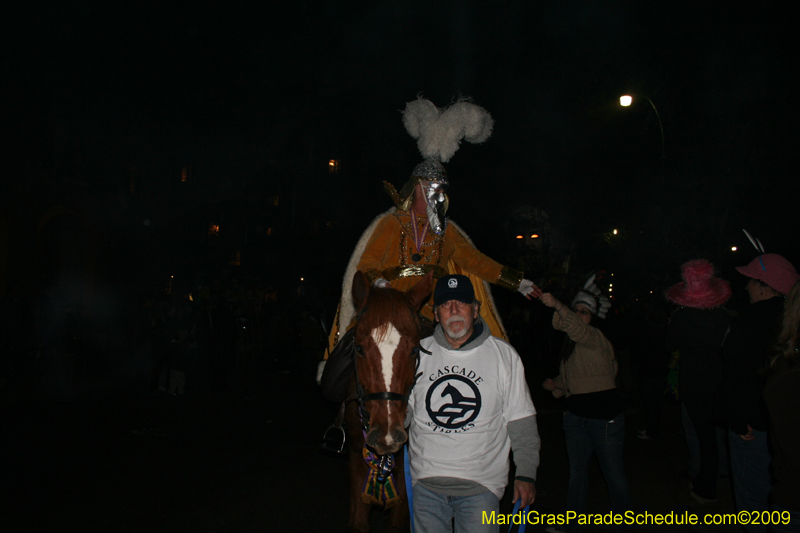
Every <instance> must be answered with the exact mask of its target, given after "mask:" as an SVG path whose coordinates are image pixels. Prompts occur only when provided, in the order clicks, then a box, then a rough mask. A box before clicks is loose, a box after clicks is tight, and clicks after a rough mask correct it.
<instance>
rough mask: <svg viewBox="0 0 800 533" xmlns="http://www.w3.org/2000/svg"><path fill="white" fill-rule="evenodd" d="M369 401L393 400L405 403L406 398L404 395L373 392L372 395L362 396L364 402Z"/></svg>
mask: <svg viewBox="0 0 800 533" xmlns="http://www.w3.org/2000/svg"><path fill="white" fill-rule="evenodd" d="M370 400H388V401H391V400H394V401H396V402H406V401H408V396H407V395H405V394H400V393H399V392H373V393H372V394H367V395H365V396H364V401H365V402H368V401H370Z"/></svg>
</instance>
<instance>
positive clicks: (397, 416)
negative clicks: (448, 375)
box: [346, 272, 433, 533]
mask: <svg viewBox="0 0 800 533" xmlns="http://www.w3.org/2000/svg"><path fill="white" fill-rule="evenodd" d="M432 288H433V274H432V273H430V274H428V275H427V276H425V277H424V278H422V280H421V281H420V282H419V283H417V284H416V285H415V286H414V287H412V288H411V289H409V290H408V292H405V293H403V292H400V291H398V290H395V289H376V288H372V287H370V284H369V282H368V281H367V278H366V277H365V276H364V274H363V273H361V272H356V275H355V278H354V280H353V299H354V301H355V303H356V308H357V309H358V314H357V317H358V318H357V322H356V325H355V326H353V327H354V328H356V330H355V345H356V352H357V355H356V365H355V373H354V375H353V377H352V379H351V382H350V392H351V398H352V399H353V400H354V401H348V402H347V411H346V429H347V441H348V450H347V451H348V458H349V471H350V522H349V524H348V526H347V531H348V532H358V533H365V532H367V531H369V513H370V510H371V508H372V506H373V505H377V506H383V507H384V508H387V509H388V511H389V517H388V525H387V528H386V531H388V532H394V533H401V532H403V533H405V532H407V531H408V530H409V512H408V500H407V498H406V483H405V476H404V474H403V450H402V447H403V445H404V444H405V443H406V441H407V440H408V434H407V433H406V431H405V428H404V424H405V418H406V407H407V402H408V396H409V394H410V392H411V388H412V387H413V385H414V381H415V380H416V376H415V372H416V368H417V357H418V354H419V340H420V335H421V331H422V330H421V327H420V323H419V315H418V312H419V309H420V308H421V307H422V304H423V303H424V302H425V301H426V300H427V299H428V296H429V295H430V293H431V290H432ZM393 454H394V455H393ZM392 455H393V458H392V459H389V458H390V457H392ZM365 456H368V458H371V459H372V460H373V461H372V462H373V465H374V464H375V462H376V461H378V462H380V461H383V463H382V464H381V466H382V467H383V468H384V471H387V470H389V469H390V470H391V473H392V474H393V479H390V478H389V477H388V476H387V478H386V481H385V483H386V484H387V485H386V493H389V494H390V495H392V496H394V498H392V499H391V500H389V501H387V502H382V501H380V498H377V499H375V498H374V497H372V496H365V495H364V489H365V484H368V483H369V480H368V478H367V474H368V472H369V471H370V469H372V470H375V471H376V472H377V471H380V467H375V466H367V462H366V460H365ZM390 460H391V461H392V463H391V464H386V461H390ZM373 476H375V472H373ZM378 479H379V480H378V481H377V482H374V481H373V486H376V485H377V486H382V484H383V483H384V482H383V481H382V480H380V478H378ZM373 480H374V478H373Z"/></svg>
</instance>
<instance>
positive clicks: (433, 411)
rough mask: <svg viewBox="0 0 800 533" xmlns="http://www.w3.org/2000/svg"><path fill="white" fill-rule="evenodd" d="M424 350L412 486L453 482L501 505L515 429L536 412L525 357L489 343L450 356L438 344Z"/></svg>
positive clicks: (416, 394) (412, 441) (425, 343)
mask: <svg viewBox="0 0 800 533" xmlns="http://www.w3.org/2000/svg"><path fill="white" fill-rule="evenodd" d="M421 345H422V347H423V348H425V349H426V350H428V351H430V352H432V354H431V355H428V354H425V353H423V354H421V356H420V365H419V372H422V375H421V376H420V377H419V379H418V380H417V384H416V386H415V387H414V390H413V391H412V394H411V397H410V398H409V407H410V408H411V413H413V418H412V420H411V425H410V436H409V459H410V463H411V477H412V479H413V480H418V479H424V478H428V477H453V478H459V479H467V480H470V481H474V482H476V483H480V484H481V485H483V486H484V487H486V488H487V489H489V490H490V491H492V492H493V493H494V494H495V495H496V496H497V497H498V498H502V496H503V491H504V490H505V487H506V484H507V482H508V467H509V462H508V455H509V451H510V449H511V441H510V440H509V438H508V427H507V425H508V423H509V422H512V421H514V420H518V419H521V418H525V417H528V416H533V415H535V414H536V409H535V408H534V406H533V401H532V400H531V394H530V391H529V390H528V385H527V383H526V382H525V369H524V368H523V366H522V361H520V358H519V355H517V352H516V351H515V350H514V348H512V347H511V345H509V344H508V343H507V342H505V341H503V340H501V339H498V338H496V337H491V336H490V337H488V338H487V339H486V340H485V341H484V342H483V343H481V344H480V345H479V346H477V347H475V348H472V349H468V350H464V351H461V350H450V349H447V348H444V347H442V346H440V345H439V344H438V343H437V342H436V341H435V340H434V338H433V337H428V338H426V339H423V340H422V342H421Z"/></svg>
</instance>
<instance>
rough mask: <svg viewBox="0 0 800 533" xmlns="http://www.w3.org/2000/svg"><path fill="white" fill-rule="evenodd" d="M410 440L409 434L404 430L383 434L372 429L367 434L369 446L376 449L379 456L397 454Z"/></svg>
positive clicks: (376, 429)
mask: <svg viewBox="0 0 800 533" xmlns="http://www.w3.org/2000/svg"><path fill="white" fill-rule="evenodd" d="M407 440H408V433H406V432H405V430H403V429H396V430H394V431H388V432H383V431H380V430H379V429H378V428H372V429H370V430H369V431H368V432H367V440H366V442H367V446H369V447H370V448H372V449H374V450H375V451H376V452H378V454H380V455H384V454H387V453H395V452H396V451H397V450H399V449H400V447H401V446H402V445H403V444H405V442H406V441H407Z"/></svg>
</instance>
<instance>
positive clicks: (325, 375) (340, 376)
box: [319, 328, 356, 403]
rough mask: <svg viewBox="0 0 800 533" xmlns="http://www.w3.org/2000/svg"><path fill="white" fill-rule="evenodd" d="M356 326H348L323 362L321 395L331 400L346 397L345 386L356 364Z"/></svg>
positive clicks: (337, 400)
mask: <svg viewBox="0 0 800 533" xmlns="http://www.w3.org/2000/svg"><path fill="white" fill-rule="evenodd" d="M355 335H356V328H350V329H349V330H347V332H346V333H345V334H344V335H343V336H342V338H341V339H339V342H338V344H336V347H335V348H334V349H333V351H332V352H331V355H330V356H329V357H328V361H327V362H326V363H325V370H323V372H322V380H321V381H320V384H319V386H320V387H322V395H323V396H324V397H325V398H326V399H327V400H330V401H332V402H337V403H339V402H343V401H344V400H345V399H347V386H348V384H349V383H350V377H351V376H352V375H353V371H354V368H355V364H356V359H355V357H356V341H355Z"/></svg>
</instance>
